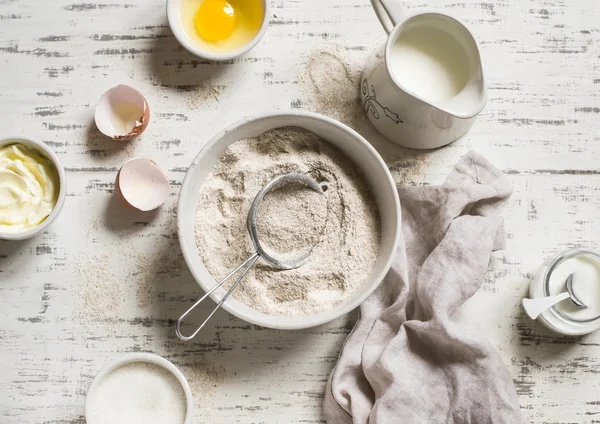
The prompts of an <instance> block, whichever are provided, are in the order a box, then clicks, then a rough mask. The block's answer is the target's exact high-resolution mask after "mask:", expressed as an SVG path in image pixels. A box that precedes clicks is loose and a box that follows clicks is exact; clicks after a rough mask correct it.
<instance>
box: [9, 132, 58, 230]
mask: <svg viewBox="0 0 600 424" xmlns="http://www.w3.org/2000/svg"><path fill="white" fill-rule="evenodd" d="M66 196H67V190H66V176H65V170H64V168H63V166H62V165H61V164H60V161H59V160H58V157H57V156H56V154H54V152H53V151H52V150H50V148H49V147H48V145H46V144H45V143H43V142H41V141H39V140H36V139H34V138H31V137H24V136H17V137H8V138H2V139H0V240H23V239H27V238H30V237H33V236H35V235H37V234H40V233H41V232H42V231H44V230H45V229H46V228H47V227H48V225H50V224H51V223H52V221H54V219H56V217H57V216H58V214H59V213H60V210H61V209H62V207H63V204H64V202H65V198H66Z"/></svg>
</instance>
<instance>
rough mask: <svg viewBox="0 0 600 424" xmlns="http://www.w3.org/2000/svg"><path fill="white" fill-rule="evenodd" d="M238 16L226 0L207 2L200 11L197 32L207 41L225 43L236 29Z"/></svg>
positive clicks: (197, 17) (197, 19)
mask: <svg viewBox="0 0 600 424" xmlns="http://www.w3.org/2000/svg"><path fill="white" fill-rule="evenodd" d="M236 22H237V16H236V13H235V10H234V8H233V6H232V5H231V4H230V3H229V2H228V1H226V0H206V1H205V2H204V3H202V6H200V9H198V13H197V14H196V19H195V25H196V31H198V34H200V36H201V37H202V38H204V39H205V40H207V41H223V40H226V39H227V38H229V37H230V36H231V34H232V33H233V31H234V29H235V25H236Z"/></svg>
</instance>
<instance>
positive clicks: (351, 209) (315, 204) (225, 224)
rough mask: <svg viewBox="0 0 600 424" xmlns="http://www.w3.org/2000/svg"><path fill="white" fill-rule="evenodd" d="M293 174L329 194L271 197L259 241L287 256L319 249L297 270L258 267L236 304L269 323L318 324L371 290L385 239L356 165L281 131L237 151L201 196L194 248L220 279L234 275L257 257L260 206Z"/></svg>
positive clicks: (303, 133) (243, 143) (323, 145)
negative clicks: (255, 204)
mask: <svg viewBox="0 0 600 424" xmlns="http://www.w3.org/2000/svg"><path fill="white" fill-rule="evenodd" d="M290 172H300V173H305V174H308V175H309V176H310V177H311V178H313V179H315V180H316V181H318V182H321V181H327V182H328V183H329V187H328V189H327V191H326V193H325V194H324V195H323V194H320V193H318V192H316V191H312V190H311V189H309V188H307V187H302V186H297V185H290V186H284V187H281V188H279V189H277V190H275V191H273V192H269V193H268V194H267V195H266V196H265V198H264V199H263V201H262V203H261V206H260V208H259V212H258V222H257V228H258V236H259V238H260V240H261V244H262V245H263V246H264V247H265V248H267V249H268V251H269V253H272V254H274V255H278V256H279V257H281V255H282V254H288V255H291V256H292V257H294V256H298V254H302V253H304V252H306V251H307V250H308V249H310V248H311V247H312V246H314V249H313V251H312V254H311V256H310V259H309V261H308V263H306V264H305V265H302V266H301V267H299V268H297V269H292V270H277V269H274V268H272V267H270V266H268V265H266V264H265V263H264V262H262V261H261V260H258V262H257V263H256V266H255V267H254V269H252V270H251V271H250V272H249V273H248V274H247V276H246V277H245V278H244V280H242V282H241V283H240V285H239V286H238V287H237V288H236V289H235V291H234V292H233V295H232V296H233V297H235V298H236V299H237V300H238V301H240V302H242V303H244V304H246V305H248V306H249V307H251V308H253V309H255V310H258V311H261V312H264V313H266V314H270V315H279V316H303V315H312V314H315V313H318V312H321V311H325V310H328V309H331V308H333V307H334V306H336V305H337V304H339V303H341V302H343V301H344V300H346V299H348V298H349V297H350V296H351V295H352V294H353V293H354V292H355V290H356V289H357V288H358V287H360V286H361V285H362V284H363V283H364V282H365V281H366V279H367V277H368V276H369V274H370V273H371V270H372V268H373V265H374V264H375V261H376V259H377V254H378V250H379V237H380V234H379V231H380V230H379V227H380V226H379V213H378V210H377V206H376V203H375V200H374V199H373V197H372V195H371V193H370V190H369V186H368V185H367V183H366V182H365V181H364V179H363V178H362V175H361V173H360V172H359V171H358V169H357V166H356V165H355V164H354V163H353V162H352V161H351V160H350V159H348V158H347V157H346V156H345V155H344V154H343V153H342V152H341V151H339V150H338V149H336V148H335V147H334V146H332V145H331V144H329V143H327V142H326V141H324V140H323V139H321V138H320V137H319V136H317V135H316V134H314V133H312V132H310V131H307V130H304V129H301V128H297V127H283V128H277V129H274V130H270V131H267V132H265V133H263V134H261V135H260V136H258V137H256V138H251V139H246V140H240V141H237V142H235V143H233V144H231V145H230V146H229V147H228V148H227V149H226V150H225V151H224V152H223V154H222V155H221V157H220V158H219V160H218V161H217V164H216V165H215V167H214V169H213V170H212V172H211V173H210V175H209V176H208V178H207V180H206V181H205V183H204V185H203V186H202V188H201V189H200V193H199V198H198V206H197V210H196V224H195V238H196V245H197V247H198V250H199V252H200V256H201V257H202V260H203V262H204V264H205V266H206V268H207V269H208V271H209V272H210V273H211V275H212V276H213V277H214V278H215V280H217V281H219V280H220V279H221V278H223V277H224V276H226V275H227V274H228V273H229V272H230V271H231V270H233V269H235V268H236V267H237V266H238V265H240V264H241V263H242V262H243V261H244V260H245V259H247V258H248V257H249V256H250V255H251V254H252V253H253V252H254V247H253V245H252V242H251V240H250V236H249V235H248V231H247V230H246V217H247V215H248V210H249V209H250V205H251V204H252V201H253V200H254V197H255V196H256V194H257V193H258V191H259V190H260V189H261V188H262V187H263V186H264V185H265V184H266V183H268V182H269V181H270V180H272V179H273V178H274V177H276V176H278V175H281V174H287V173H290ZM233 281H235V280H234V279H232V280H231V281H228V282H227V283H226V285H225V287H226V288H228V287H230V286H231V284H233Z"/></svg>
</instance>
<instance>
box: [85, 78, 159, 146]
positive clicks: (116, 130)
mask: <svg viewBox="0 0 600 424" xmlns="http://www.w3.org/2000/svg"><path fill="white" fill-rule="evenodd" d="M94 119H95V121H96V126H97V127H98V129H99V130H100V132H101V133H102V134H104V135H106V136H108V137H110V138H112V139H114V140H117V141H119V140H128V139H130V138H132V137H135V136H136V135H139V134H141V133H143V132H144V130H145V129H146V127H147V126H148V123H149V122H150V106H149V105H148V102H147V101H146V98H145V97H144V95H143V94H142V93H140V92H139V91H138V90H136V89H135V88H133V87H130V86H128V85H123V84H121V85H117V86H116V87H113V88H111V89H110V90H108V91H107V92H106V93H104V94H103V95H102V97H100V100H98V104H96V111H95V114H94Z"/></svg>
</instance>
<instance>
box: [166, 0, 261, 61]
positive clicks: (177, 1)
mask: <svg viewBox="0 0 600 424" xmlns="http://www.w3.org/2000/svg"><path fill="white" fill-rule="evenodd" d="M185 1H189V0H167V19H168V21H169V26H170V27H171V31H172V32H173V35H175V38H176V39H177V41H179V43H180V44H181V45H182V46H183V47H184V48H185V49H186V50H187V51H189V52H190V53H192V54H193V55H195V56H198V57H201V58H203V59H208V60H211V61H224V60H231V59H235V58H236V57H238V56H241V55H243V54H245V53H247V52H249V51H250V50H252V49H253V48H254V47H255V46H256V45H257V44H258V43H259V42H260V40H262V38H263V37H264V35H265V33H266V32H267V27H268V26H269V20H270V17H271V2H270V1H269V0H258V1H259V2H260V4H261V8H262V22H261V24H260V27H259V29H258V32H257V33H256V34H255V35H254V37H253V38H251V39H249V40H248V42H247V43H245V44H244V45H242V46H240V47H239V48H236V49H235V50H231V51H223V52H219V51H214V49H208V48H206V47H205V46H203V45H201V43H198V42H197V41H196V40H194V39H193V37H191V36H190V34H188V31H186V29H185V25H184V24H183V22H182V19H185V18H186V17H187V16H182V4H183V2H185ZM199 4H202V1H200V2H199Z"/></svg>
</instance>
